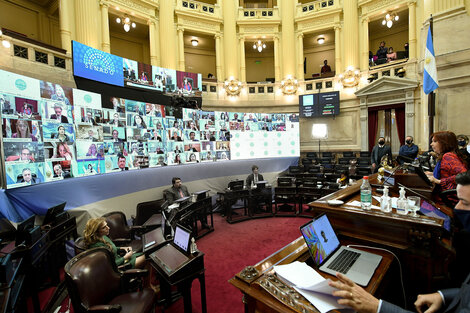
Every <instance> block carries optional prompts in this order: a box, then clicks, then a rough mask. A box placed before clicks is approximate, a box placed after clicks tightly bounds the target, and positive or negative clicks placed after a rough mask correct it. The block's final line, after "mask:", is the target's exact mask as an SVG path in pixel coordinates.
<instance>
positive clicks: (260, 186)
mask: <svg viewBox="0 0 470 313" xmlns="http://www.w3.org/2000/svg"><path fill="white" fill-rule="evenodd" d="M267 183H268V181H266V180H260V181H258V182H256V189H258V190H261V189H264V188H266V184H267Z"/></svg>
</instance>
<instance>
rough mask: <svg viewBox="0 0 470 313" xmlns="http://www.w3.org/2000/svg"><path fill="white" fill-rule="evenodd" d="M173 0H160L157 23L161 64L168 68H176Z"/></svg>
mask: <svg viewBox="0 0 470 313" xmlns="http://www.w3.org/2000/svg"><path fill="white" fill-rule="evenodd" d="M174 3H175V2H174V1H173V0H167V1H160V2H159V4H160V7H159V8H160V11H159V21H160V23H159V25H160V32H159V34H160V47H163V49H160V53H161V66H162V67H164V68H169V69H176V68H177V63H176V59H177V55H176V45H177V40H176V31H175V20H174V14H175V7H174Z"/></svg>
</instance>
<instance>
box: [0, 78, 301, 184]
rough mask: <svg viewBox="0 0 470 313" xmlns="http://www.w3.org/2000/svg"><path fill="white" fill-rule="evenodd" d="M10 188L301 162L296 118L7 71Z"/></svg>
mask: <svg viewBox="0 0 470 313" xmlns="http://www.w3.org/2000/svg"><path fill="white" fill-rule="evenodd" d="M0 86H1V87H0V107H1V113H2V115H1V118H2V140H3V146H2V147H3V153H4V154H3V155H4V160H3V162H2V164H3V166H4V171H3V172H4V173H5V175H6V184H7V188H15V187H21V186H27V185H31V184H37V183H44V182H50V181H58V180H63V179H68V178H71V177H80V176H87V175H96V174H104V173H111V172H119V171H127V170H134V169H142V168H148V167H159V166H166V165H180V164H186V163H193V164H197V163H202V162H213V161H226V160H236V159H249V158H271V157H285V156H299V155H300V148H299V146H300V145H299V122H298V116H297V115H295V114H263V113H242V112H218V111H215V112H214V111H202V110H194V109H187V108H181V107H173V106H164V105H160V104H155V103H144V102H138V101H134V100H129V99H122V98H116V97H110V98H109V99H107V100H105V101H104V102H102V97H101V95H100V94H97V93H92V92H88V91H84V90H78V89H72V88H67V87H64V86H61V85H58V84H53V83H50V82H46V81H39V80H36V79H33V78H29V77H25V76H22V75H18V74H14V73H10V72H7V71H2V70H0Z"/></svg>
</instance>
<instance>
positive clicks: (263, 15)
mask: <svg viewBox="0 0 470 313" xmlns="http://www.w3.org/2000/svg"><path fill="white" fill-rule="evenodd" d="M279 18H280V17H279V9H278V8H265V9H248V8H238V20H239V21H250V20H278V19H279Z"/></svg>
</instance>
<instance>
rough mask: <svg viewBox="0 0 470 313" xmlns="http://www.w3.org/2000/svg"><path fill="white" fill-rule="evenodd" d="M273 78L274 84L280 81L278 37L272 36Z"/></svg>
mask: <svg viewBox="0 0 470 313" xmlns="http://www.w3.org/2000/svg"><path fill="white" fill-rule="evenodd" d="M274 78H275V80H276V82H280V81H281V68H280V64H279V36H278V35H274Z"/></svg>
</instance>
